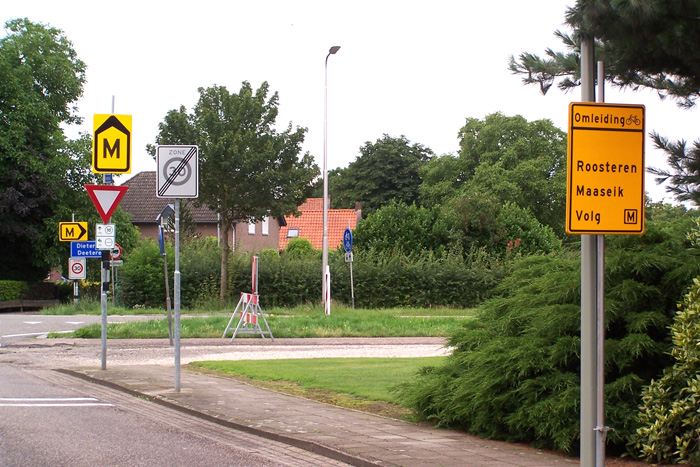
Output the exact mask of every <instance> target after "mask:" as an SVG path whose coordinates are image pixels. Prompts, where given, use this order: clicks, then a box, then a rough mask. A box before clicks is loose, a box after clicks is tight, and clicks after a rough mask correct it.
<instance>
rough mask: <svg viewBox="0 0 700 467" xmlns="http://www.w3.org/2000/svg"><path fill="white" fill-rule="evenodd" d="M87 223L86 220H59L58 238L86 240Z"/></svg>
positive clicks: (77, 240)
mask: <svg viewBox="0 0 700 467" xmlns="http://www.w3.org/2000/svg"><path fill="white" fill-rule="evenodd" d="M87 225H88V224H87V222H59V223H58V239H59V240H60V241H62V242H84V241H87V239H88V229H87Z"/></svg>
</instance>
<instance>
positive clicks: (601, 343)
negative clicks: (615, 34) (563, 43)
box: [595, 61, 608, 467]
mask: <svg viewBox="0 0 700 467" xmlns="http://www.w3.org/2000/svg"><path fill="white" fill-rule="evenodd" d="M596 100H597V102H605V63H604V62H602V61H598V96H597V99H596ZM596 237H597V245H596V247H597V254H598V257H597V258H596V276H597V283H596V289H597V291H596V292H597V299H596V341H597V345H596V354H597V358H596V366H597V374H596V426H595V433H596V451H595V452H596V459H595V465H596V466H597V467H603V466H604V465H605V438H606V435H607V431H608V428H607V427H606V426H605V235H596Z"/></svg>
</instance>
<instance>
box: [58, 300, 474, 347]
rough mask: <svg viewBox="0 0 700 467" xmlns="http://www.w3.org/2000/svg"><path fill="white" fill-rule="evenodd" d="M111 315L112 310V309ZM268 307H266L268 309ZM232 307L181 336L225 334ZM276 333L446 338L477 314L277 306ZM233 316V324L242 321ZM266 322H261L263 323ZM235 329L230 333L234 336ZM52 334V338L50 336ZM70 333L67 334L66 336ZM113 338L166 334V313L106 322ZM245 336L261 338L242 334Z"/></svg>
mask: <svg viewBox="0 0 700 467" xmlns="http://www.w3.org/2000/svg"><path fill="white" fill-rule="evenodd" d="M109 311H110V314H112V312H111V309H110V310H109ZM263 311H264V310H263ZM231 313H232V311H229V312H227V313H225V314H217V315H214V316H201V317H199V316H195V317H183V318H181V320H180V336H181V337H182V338H183V339H186V338H206V337H217V338H220V337H221V335H222V334H223V332H224V329H226V325H227V323H228V321H229V319H230V317H231ZM265 314H266V316H267V321H268V323H269V324H270V328H271V329H272V334H273V335H274V336H275V337H296V338H303V337H444V336H447V335H449V334H450V333H451V332H452V331H453V330H454V329H456V328H457V327H458V326H460V325H461V324H462V323H463V322H464V320H466V319H472V317H473V313H472V312H471V310H452V309H442V308H436V309H432V308H431V309H399V308H396V309H388V310H361V309H355V310H353V309H351V308H348V307H342V306H335V307H334V308H333V310H332V312H331V315H330V316H327V315H325V314H324V313H323V309H322V308H321V307H320V306H302V307H295V308H274V309H272V310H271V311H270V312H269V313H268V312H266V313H265ZM237 320H238V318H236V320H234V323H233V326H234V327H235V325H236V324H237V323H238V321H237ZM261 324H262V323H261ZM232 334H233V332H229V333H228V336H229V337H230V336H231V335H232ZM50 337H53V336H51V335H50ZM62 337H65V334H63V335H62ZM72 337H77V338H94V339H98V338H100V337H101V326H100V325H99V324H94V325H91V326H86V327H83V328H80V329H78V330H76V331H74V332H73V333H72ZM107 337H108V338H110V339H147V338H167V337H168V324H167V320H166V319H165V317H164V318H163V319H158V320H148V321H138V322H130V323H115V324H110V325H108V327H107ZM240 337H241V338H248V337H259V335H242V336H240Z"/></svg>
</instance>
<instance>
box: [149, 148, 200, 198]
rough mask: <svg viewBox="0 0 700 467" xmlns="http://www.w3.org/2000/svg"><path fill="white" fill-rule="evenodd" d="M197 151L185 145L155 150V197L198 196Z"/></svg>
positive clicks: (197, 149)
mask: <svg viewBox="0 0 700 467" xmlns="http://www.w3.org/2000/svg"><path fill="white" fill-rule="evenodd" d="M198 151H199V148H198V147H197V146H185V145H180V146H158V147H157V148H156V165H157V167H158V171H157V172H156V197H158V198H197V197H198V196H199V173H198V169H199V159H198Z"/></svg>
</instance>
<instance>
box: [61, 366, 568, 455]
mask: <svg viewBox="0 0 700 467" xmlns="http://www.w3.org/2000/svg"><path fill="white" fill-rule="evenodd" d="M61 371H63V372H64V373H68V374H71V375H74V376H79V377H82V378H85V379H89V380H92V381H95V382H97V383H99V384H104V385H107V386H110V387H113V388H118V389H121V390H124V391H127V392H130V393H132V394H135V395H140V396H147V397H148V398H149V399H151V400H152V401H154V402H156V403H160V404H163V405H167V406H170V407H173V408H176V409H178V410H182V411H185V412H189V413H192V414H193V415H196V416H200V417H204V418H208V419H210V420H213V421H216V422H217V423H221V424H224V425H228V426H230V427H232V428H236V429H242V430H245V431H247V432H252V433H254V434H257V435H260V436H263V437H267V438H269V439H274V440H277V441H282V442H285V443H288V444H291V445H294V446H297V447H300V448H302V449H307V450H310V451H313V452H317V453H320V454H323V455H326V456H327V457H331V458H334V459H336V460H340V461H343V462H346V463H349V464H352V465H360V466H371V465H381V466H428V465H430V466H464V467H469V466H475V467H476V466H478V467H487V466H528V467H530V466H532V467H534V466H560V465H561V466H566V465H578V459H572V458H566V457H560V456H557V455H554V454H551V453H548V452H542V451H538V450H536V449H532V448H530V447H527V446H520V445H513V444H508V443H501V442H497V441H489V440H483V439H480V438H476V437H473V436H470V435H468V434H464V433H459V432H456V431H451V430H442V429H435V428H430V427H425V426H422V425H417V424H413V423H407V422H402V421H397V420H391V419H386V418H382V417H379V416H374V415H369V414H365V413H361V412H356V411H352V410H347V409H341V408H337V407H333V406H330V405H326V404H323V403H319V402H314V401H309V400H306V399H302V398H298V397H294V396H287V395H283V394H279V393H276V392H272V391H268V390H265V389H259V388H256V387H253V386H250V385H247V384H244V383H241V382H237V381H233V380H230V379H226V378H219V377H213V376H206V375H201V374H194V373H188V372H186V371H182V372H181V376H180V388H181V390H180V392H178V393H176V392H174V368H173V367H167V366H155V365H154V366H118V367H114V368H112V369H107V370H104V371H103V370H100V369H93V368H74V369H71V370H61Z"/></svg>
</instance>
